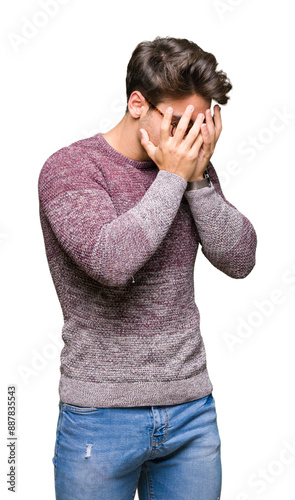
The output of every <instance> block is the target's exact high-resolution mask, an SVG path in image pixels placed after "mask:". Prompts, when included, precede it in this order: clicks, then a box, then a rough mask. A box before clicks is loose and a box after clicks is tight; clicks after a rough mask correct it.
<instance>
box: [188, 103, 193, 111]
mask: <svg viewBox="0 0 295 500" xmlns="http://www.w3.org/2000/svg"><path fill="white" fill-rule="evenodd" d="M187 109H188V111H194V109H195V108H194V106H193V105H192V104H190V105H189V106H188V107H187Z"/></svg>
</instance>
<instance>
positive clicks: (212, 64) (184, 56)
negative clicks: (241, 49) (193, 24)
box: [126, 37, 232, 109]
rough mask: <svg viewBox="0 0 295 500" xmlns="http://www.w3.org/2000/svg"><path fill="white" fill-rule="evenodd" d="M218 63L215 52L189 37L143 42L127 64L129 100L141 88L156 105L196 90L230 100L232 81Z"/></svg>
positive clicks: (218, 100)
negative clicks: (219, 68) (205, 48)
mask: <svg viewBox="0 0 295 500" xmlns="http://www.w3.org/2000/svg"><path fill="white" fill-rule="evenodd" d="M217 65H218V63H217V61H216V58H215V56H214V55H213V54H211V53H210V52H205V51H204V50H202V49H201V48H200V47H199V46H198V45H197V44H196V43H194V42H191V41H189V40H187V39H185V38H171V37H166V38H160V37H156V38H155V39H154V40H153V41H151V42H148V41H144V42H141V43H139V44H138V45H137V47H136V48H135V49H134V51H133V53H132V56H131V59H130V61H129V63H128V66H127V76H126V93H127V101H128V100H129V97H130V95H131V94H132V92H134V91H135V90H138V91H139V92H141V93H142V94H143V95H144V96H146V97H147V98H148V99H150V100H151V101H152V102H153V104H155V105H157V104H158V103H160V102H165V101H168V100H169V98H176V99H177V98H184V97H189V96H190V95H193V94H199V95H200V96H201V97H203V98H204V99H208V100H211V99H214V100H215V101H216V102H218V103H219V104H226V103H227V101H228V99H230V97H229V96H228V95H227V94H228V92H230V90H231V89H232V84H231V82H230V80H229V79H228V77H227V74H226V73H224V72H223V71H221V70H219V71H217V70H216V68H217ZM127 109H128V108H127Z"/></svg>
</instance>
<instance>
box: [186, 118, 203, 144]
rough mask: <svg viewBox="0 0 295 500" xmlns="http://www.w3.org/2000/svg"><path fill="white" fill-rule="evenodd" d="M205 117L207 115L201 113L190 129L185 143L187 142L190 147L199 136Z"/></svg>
mask: <svg viewBox="0 0 295 500" xmlns="http://www.w3.org/2000/svg"><path fill="white" fill-rule="evenodd" d="M204 118H205V115H204V114H203V113H199V114H198V116H197V119H196V121H195V123H194V124H193V126H192V128H191V129H190V131H189V133H188V134H187V136H186V138H185V143H186V144H187V146H188V147H189V148H190V147H191V146H192V145H193V144H194V142H195V140H196V138H197V137H198V135H199V133H200V130H201V125H202V123H203V121H204Z"/></svg>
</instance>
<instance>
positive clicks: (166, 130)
mask: <svg viewBox="0 0 295 500" xmlns="http://www.w3.org/2000/svg"><path fill="white" fill-rule="evenodd" d="M172 113H173V108H171V106H169V107H168V108H167V109H166V111H165V113H164V118H163V120H162V123H161V127H160V140H161V141H168V139H169V137H170V128H171V118H172Z"/></svg>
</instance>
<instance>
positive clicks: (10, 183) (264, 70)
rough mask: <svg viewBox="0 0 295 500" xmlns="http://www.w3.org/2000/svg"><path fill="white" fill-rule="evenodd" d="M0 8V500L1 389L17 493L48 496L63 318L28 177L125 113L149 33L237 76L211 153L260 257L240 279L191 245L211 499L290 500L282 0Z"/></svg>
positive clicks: (289, 77) (288, 198) (292, 450)
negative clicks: (10, 394)
mask: <svg viewBox="0 0 295 500" xmlns="http://www.w3.org/2000/svg"><path fill="white" fill-rule="evenodd" d="M49 4H50V6H51V9H52V11H51V16H49V15H48V14H46V9H45V7H44V5H47V6H48V5H49ZM62 4H63V5H62ZM54 5H55V11H54ZM2 11H3V12H1V19H2V21H1V40H2V45H1V55H2V58H1V61H2V77H1V86H2V89H1V118H2V130H1V139H2V147H1V153H2V161H1V178H2V180H1V219H0V255H1V285H2V286H1V293H2V297H1V308H2V310H1V323H2V324H1V332H2V335H1V347H2V349H1V353H2V357H1V358H2V359H1V398H0V401H1V420H0V429H1V463H0V465H1V478H0V480H1V486H0V495H1V498H5V499H6V498H11V496H12V493H9V492H7V484H6V479H7V476H6V474H7V472H8V465H7V457H8V448H7V447H6V443H7V410H6V401H7V395H6V392H7V385H8V384H16V385H17V396H18V397H17V405H18V412H17V418H18V427H17V435H18V447H17V458H18V462H17V469H18V475H17V484H18V488H17V493H16V495H15V496H17V497H19V498H21V499H30V500H40V499H41V498H42V499H44V500H47V499H48V500H49V499H53V498H54V481H53V464H52V461H51V460H52V456H53V450H54V443H55V432H56V424H57V417H58V400H59V397H58V390H57V389H58V382H59V355H60V350H61V347H62V343H61V340H60V338H61V337H60V334H61V328H62V314H61V310H60V306H59V303H58V300H57V296H56V293H55V290H54V287H53V283H52V281H51V277H50V273H49V269H48V266H47V261H46V256H45V250H44V244H43V236H42V233H41V226H40V222H39V212H38V209H39V205H38V195H37V180H38V175H39V172H40V170H41V168H42V166H43V164H44V162H45V161H46V159H47V158H48V157H49V156H50V155H51V154H53V153H54V152H55V151H57V150H58V149H60V148H61V147H63V146H66V145H69V144H71V143H72V142H74V141H76V140H79V139H82V138H85V137H89V136H91V135H94V134H95V133H97V132H99V131H101V132H106V131H107V130H109V129H110V128H111V127H112V126H113V125H114V124H115V123H117V122H118V121H119V120H120V119H121V117H122V116H123V114H124V108H125V72H126V66H127V63H128V60H129V58H130V55H131V52H132V50H133V49H134V48H135V46H136V45H137V43H139V42H140V41H142V40H152V39H153V38H155V37H156V36H158V35H160V36H175V37H183V38H188V39H190V40H193V41H194V42H196V43H197V44H198V45H200V46H201V47H202V48H203V49H204V50H206V51H209V52H213V53H214V54H215V56H216V58H217V60H218V62H219V68H221V69H223V70H224V71H226V72H227V74H228V75H229V77H230V79H231V81H232V83H233V91H232V93H231V100H230V101H229V103H228V105H227V106H225V107H223V108H222V117H223V126H224V128H223V132H222V135H221V137H220V140H219V142H218V145H217V148H216V151H215V153H214V155H213V157H212V163H213V165H214V166H215V168H216V170H217V173H218V174H219V177H220V180H221V183H222V187H223V191H224V193H225V196H226V197H227V199H228V200H229V201H230V202H231V203H233V204H234V205H235V206H236V207H237V208H238V209H239V210H240V211H241V212H242V213H244V214H245V215H246V216H247V217H248V218H249V219H250V221H251V222H252V223H253V225H254V227H255V229H256V231H257V235H258V248H257V263H256V267H255V268H254V270H253V271H252V272H251V274H250V275H249V276H248V277H247V278H246V279H244V280H234V279H231V278H229V277H227V276H226V275H224V274H222V273H221V272H220V271H218V270H217V269H215V268H214V267H213V266H212V265H211V264H210V263H209V262H208V261H207V260H206V259H205V257H204V256H203V255H202V254H201V252H199V255H198V259H197V264H196V277H195V281H196V302H197V304H198V306H199V308H200V312H201V330H202V335H203V338H204V341H205V346H206V351H207V364H208V370H209V375H210V378H211V380H212V383H213V386H214V389H213V395H214V397H215V402H216V409H217V415H218V425H219V432H220V436H221V441H222V466H223V484H222V495H221V499H222V500H294V498H295V479H294V478H295V429H294V422H295V411H294V409H295V405H294V345H295V343H294V314H293V311H294V294H295V255H294V246H295V245H294V217H293V216H294V194H293V193H294V181H295V175H294V167H295V165H294V155H293V148H292V146H293V141H294V127H295V102H294V97H293V96H294V69H293V68H294V56H293V52H294V51H293V49H294V38H293V23H294V11H293V6H292V2H291V1H290V0H289V1H288V0H281V1H280V2H270V1H268V0H256V1H255V0H244V1H243V0H221V1H219V2H216V1H214V0H206V1H203V0H202V1H201V0H199V1H198V0H193V1H192V0H186V1H185V2H181V3H179V2H176V1H171V0H169V1H165V0H164V1H162V2H159V1H154V0H150V1H149V2H138V1H128V0H127V1H125V2H104V3H100V2H98V1H94V0H84V1H83V2H82V1H79V0H67V1H66V0H63V2H62V1H60V2H57V0H56V1H55V0H51V1H50V2H49V0H44V1H43V3H42V0H40V1H35V0H34V1H33V0H22V1H20V0H17V1H14V2H6V5H5V7H3V5H2ZM41 24H43V26H41ZM34 26H35V27H34ZM24 34H25V37H24ZM17 37H19V38H17ZM21 37H22V38H21ZM280 114H281V116H283V118H275V117H278V115H280ZM250 143H252V144H253V143H254V144H255V145H254V146H253V145H251V144H250ZM73 500H74V499H73ZM114 500H116V499H114ZM196 500H197V499H196Z"/></svg>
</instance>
